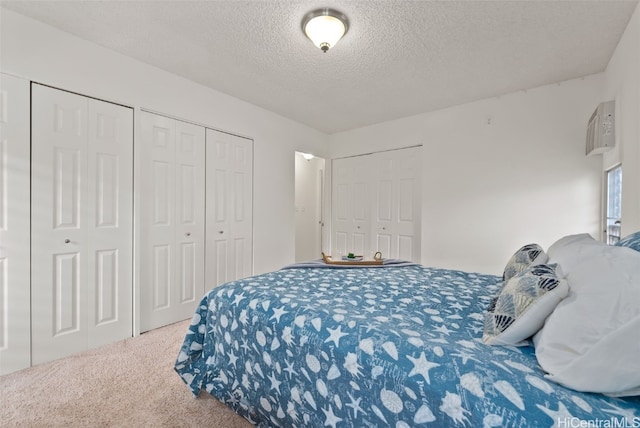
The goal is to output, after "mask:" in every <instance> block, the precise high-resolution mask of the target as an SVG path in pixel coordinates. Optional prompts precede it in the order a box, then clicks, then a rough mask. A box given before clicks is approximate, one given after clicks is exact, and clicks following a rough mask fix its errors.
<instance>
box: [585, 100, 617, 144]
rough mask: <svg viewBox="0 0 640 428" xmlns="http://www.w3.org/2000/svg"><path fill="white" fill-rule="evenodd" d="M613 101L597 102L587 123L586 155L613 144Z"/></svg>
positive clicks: (614, 142)
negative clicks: (596, 106)
mask: <svg viewBox="0 0 640 428" xmlns="http://www.w3.org/2000/svg"><path fill="white" fill-rule="evenodd" d="M614 109H615V101H606V102H603V103H600V104H598V108H596V110H595V111H594V112H593V114H592V115H591V119H589V124H588V125H587V145H586V153H587V156H590V155H599V154H601V153H603V152H606V151H607V150H609V149H611V148H613V146H615V144H616V141H615V135H614V128H615V126H614Z"/></svg>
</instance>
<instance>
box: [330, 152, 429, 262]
mask: <svg viewBox="0 0 640 428" xmlns="http://www.w3.org/2000/svg"><path fill="white" fill-rule="evenodd" d="M421 153H422V149H421V147H413V148H408V149H398V150H390V151H386V152H379V153H374V154H371V155H362V156H354V157H351V158H342V159H334V160H333V163H332V165H333V173H332V177H333V180H332V201H333V203H332V224H331V230H332V242H331V247H332V252H334V253H337V254H332V255H333V256H334V257H335V256H339V255H340V254H346V253H349V252H353V253H356V254H363V255H364V256H365V257H368V256H370V255H371V253H374V252H376V251H381V252H382V255H383V257H384V258H400V259H403V260H412V261H415V262H419V261H420V234H421V231H420V222H421V216H420V212H421V210H420V200H421V197H420V179H421V178H420V168H419V166H420V159H421Z"/></svg>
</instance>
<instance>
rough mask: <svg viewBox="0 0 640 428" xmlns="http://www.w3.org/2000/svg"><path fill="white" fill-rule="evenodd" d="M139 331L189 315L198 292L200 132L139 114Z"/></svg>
mask: <svg viewBox="0 0 640 428" xmlns="http://www.w3.org/2000/svg"><path fill="white" fill-rule="evenodd" d="M140 135H141V144H142V147H141V150H140V154H141V156H140V157H141V160H140V171H141V172H140V180H141V182H142V183H141V192H140V200H139V206H140V247H141V251H140V330H141V331H143V332H144V331H147V330H151V329H153V328H157V327H161V326H163V325H167V324H170V323H173V322H176V321H180V320H183V319H186V318H189V317H191V316H193V311H194V310H195V307H196V305H197V302H198V301H199V300H200V298H201V297H202V295H203V294H204V183H205V182H204V177H205V169H204V168H205V153H204V148H205V147H204V138H205V131H204V128H202V127H200V126H196V125H192V124H188V123H185V122H181V121H177V120H174V119H171V118H167V117H163V116H159V115H155V114H152V113H147V112H142V113H141V134H140Z"/></svg>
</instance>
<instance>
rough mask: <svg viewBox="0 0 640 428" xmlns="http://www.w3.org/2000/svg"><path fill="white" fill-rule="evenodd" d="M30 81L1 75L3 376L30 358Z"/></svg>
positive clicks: (0, 367)
mask: <svg viewBox="0 0 640 428" xmlns="http://www.w3.org/2000/svg"><path fill="white" fill-rule="evenodd" d="M29 168H30V165H29V82H28V81H26V80H22V79H18V78H16V77H13V76H8V75H5V74H0V375H3V374H7V373H10V372H13V371H16V370H21V369H24V368H26V367H29V365H30V363H31V352H30V351H31V336H30V335H31V331H30V322H31V318H30V301H29V299H30V290H29V286H30V284H29V196H28V195H29Z"/></svg>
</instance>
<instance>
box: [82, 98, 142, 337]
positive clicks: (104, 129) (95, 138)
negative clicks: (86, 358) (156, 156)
mask: <svg viewBox="0 0 640 428" xmlns="http://www.w3.org/2000/svg"><path fill="white" fill-rule="evenodd" d="M88 102H89V123H88V133H89V135H88V170H89V171H88V172H89V173H88V182H87V185H88V192H87V233H88V239H87V246H88V248H87V272H88V278H87V286H88V287H87V290H88V296H87V297H88V301H89V307H88V308H87V310H88V325H89V348H93V347H96V346H100V345H103V344H107V343H111V342H114V341H116V340H120V339H122V338H125V337H130V336H131V335H132V322H133V321H132V318H133V313H132V309H133V308H132V300H133V299H132V292H133V287H132V273H133V251H132V248H133V114H132V113H133V112H132V110H131V109H129V108H124V107H121V106H118V105H115V104H110V103H106V102H102V101H96V100H93V99H89V100H88Z"/></svg>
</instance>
